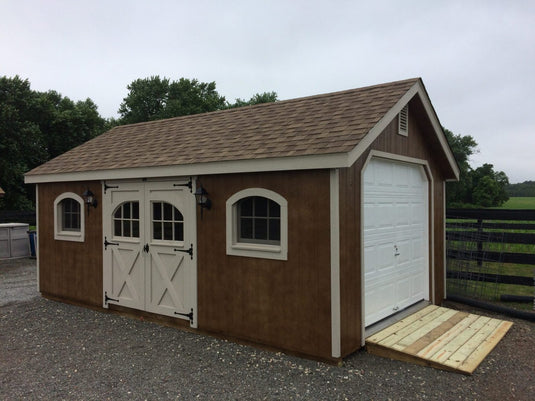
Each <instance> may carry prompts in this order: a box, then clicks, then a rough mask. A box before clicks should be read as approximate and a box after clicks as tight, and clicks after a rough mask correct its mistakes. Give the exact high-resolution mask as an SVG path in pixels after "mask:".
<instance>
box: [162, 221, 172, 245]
mask: <svg viewBox="0 0 535 401" xmlns="http://www.w3.org/2000/svg"><path fill="white" fill-rule="evenodd" d="M163 239H164V240H166V241H172V240H173V223H163Z"/></svg>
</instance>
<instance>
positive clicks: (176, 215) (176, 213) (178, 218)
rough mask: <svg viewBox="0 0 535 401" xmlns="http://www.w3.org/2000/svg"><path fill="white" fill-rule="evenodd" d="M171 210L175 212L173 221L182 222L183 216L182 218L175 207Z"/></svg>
mask: <svg viewBox="0 0 535 401" xmlns="http://www.w3.org/2000/svg"><path fill="white" fill-rule="evenodd" d="M173 209H174V210H175V221H184V216H182V213H180V210H178V209H177V208H176V207H175V208H173Z"/></svg>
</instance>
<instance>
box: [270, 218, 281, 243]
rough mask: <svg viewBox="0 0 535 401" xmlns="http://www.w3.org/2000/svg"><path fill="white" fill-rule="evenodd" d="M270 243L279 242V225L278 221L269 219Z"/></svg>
mask: <svg viewBox="0 0 535 401" xmlns="http://www.w3.org/2000/svg"><path fill="white" fill-rule="evenodd" d="M268 239H269V240H270V241H280V239H281V223H280V220H279V219H269V238H268Z"/></svg>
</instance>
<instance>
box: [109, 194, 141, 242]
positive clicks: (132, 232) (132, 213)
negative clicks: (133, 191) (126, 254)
mask: <svg viewBox="0 0 535 401" xmlns="http://www.w3.org/2000/svg"><path fill="white" fill-rule="evenodd" d="M113 236H114V237H127V238H139V202H138V201H132V202H123V203H121V204H120V205H119V206H117V209H115V212H114V213H113Z"/></svg>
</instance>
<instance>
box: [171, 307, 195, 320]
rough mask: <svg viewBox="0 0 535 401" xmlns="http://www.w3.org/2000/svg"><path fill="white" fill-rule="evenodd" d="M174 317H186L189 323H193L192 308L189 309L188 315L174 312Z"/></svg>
mask: <svg viewBox="0 0 535 401" xmlns="http://www.w3.org/2000/svg"><path fill="white" fill-rule="evenodd" d="M175 315H180V316H186V317H187V318H188V319H189V321H190V323H193V308H191V312H190V313H180V312H175Z"/></svg>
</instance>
